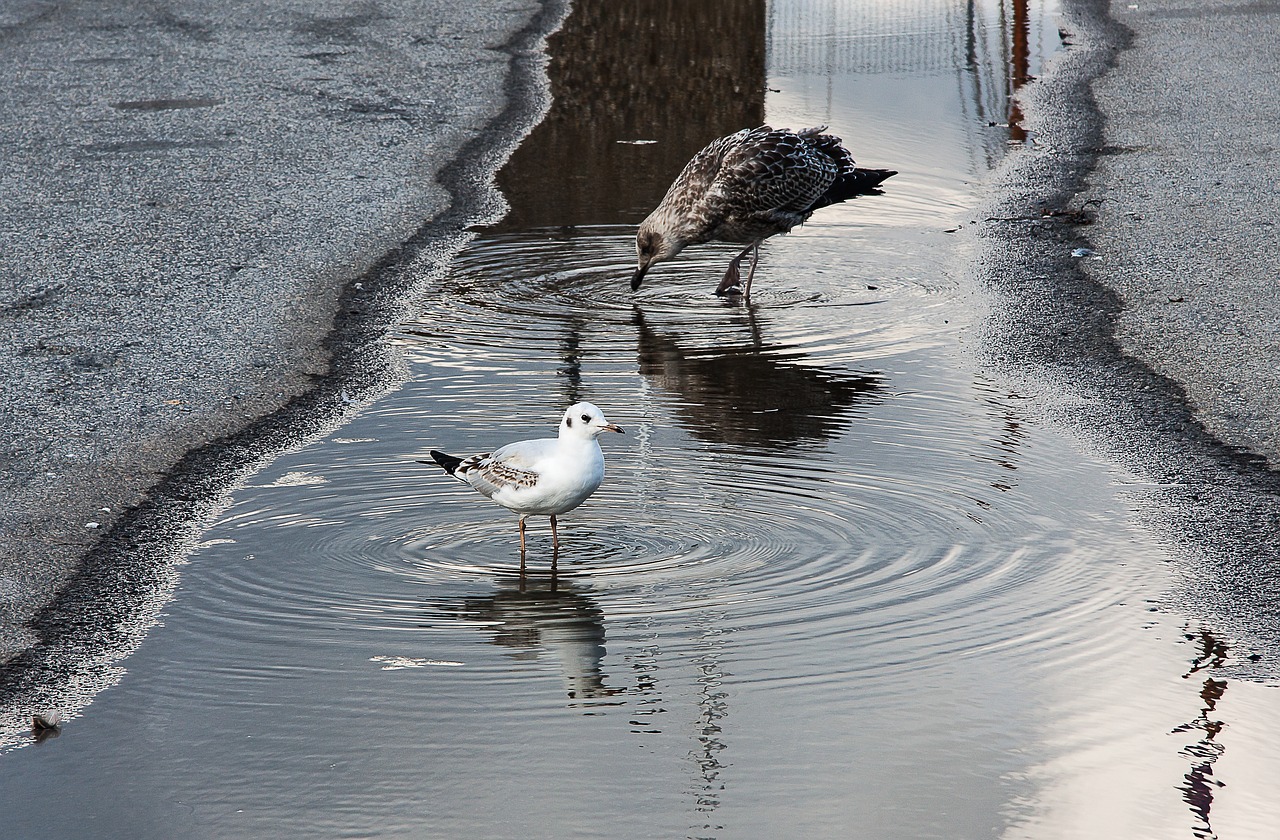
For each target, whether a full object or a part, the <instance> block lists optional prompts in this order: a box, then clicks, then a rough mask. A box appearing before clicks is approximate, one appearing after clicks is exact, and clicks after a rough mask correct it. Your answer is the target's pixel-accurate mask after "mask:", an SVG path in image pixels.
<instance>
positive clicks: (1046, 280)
mask: <svg viewBox="0 0 1280 840" xmlns="http://www.w3.org/2000/svg"><path fill="white" fill-rule="evenodd" d="M1065 5H1066V15H1065V21H1064V28H1065V29H1066V31H1067V38H1068V40H1069V41H1070V42H1071V43H1072V44H1073V49H1070V50H1067V51H1065V52H1064V53H1063V54H1062V56H1061V58H1060V59H1059V60H1058V62H1057V64H1056V65H1055V67H1054V68H1053V69H1052V71H1051V72H1050V73H1048V74H1047V75H1046V76H1045V78H1044V79H1042V80H1041V83H1040V84H1037V85H1032V86H1030V87H1029V88H1027V89H1026V90H1025V100H1026V105H1027V110H1028V118H1029V121H1030V125H1032V126H1033V128H1034V135H1035V143H1034V145H1032V146H1031V147H1030V148H1028V149H1027V150H1026V151H1025V152H1023V153H1020V154H1018V155H1014V156H1012V157H1011V159H1010V161H1009V163H1008V164H1007V165H1006V166H1005V167H1004V168H1003V169H1002V170H1001V172H1000V173H999V174H998V175H997V176H996V177H995V178H994V179H993V182H992V185H991V190H992V193H991V200H990V202H989V206H988V207H987V208H986V211H985V214H984V217H985V221H984V220H983V219H978V220H977V221H978V223H979V224H978V226H977V229H978V237H979V240H980V242H981V243H982V245H983V247H982V248H981V249H980V250H981V254H980V256H979V258H978V260H977V261H976V264H975V266H974V274H975V276H976V277H977V279H978V280H979V282H982V283H985V284H986V285H987V286H988V287H989V288H991V289H992V290H993V291H994V292H995V293H996V294H997V295H998V301H999V302H998V305H997V307H996V309H997V314H996V315H995V317H993V319H992V323H991V327H990V329H991V333H992V335H991V341H990V347H991V350H990V356H991V361H992V363H993V365H994V366H997V367H1000V368H1002V369H1004V370H1005V371H1006V372H1007V373H1009V374H1010V375H1011V376H1013V377H1023V378H1025V380H1026V383H1025V384H1026V389H1027V391H1028V393H1033V392H1035V391H1036V389H1037V388H1039V389H1040V393H1041V396H1042V404H1043V406H1044V411H1045V413H1046V414H1049V415H1052V416H1054V417H1055V418H1056V419H1058V420H1060V421H1062V422H1065V423H1068V424H1070V425H1073V426H1076V427H1078V428H1079V429H1081V431H1082V432H1084V433H1085V434H1086V435H1091V436H1092V437H1093V438H1094V439H1095V440H1096V441H1098V444H1099V446H1101V447H1102V448H1103V449H1105V450H1107V451H1108V452H1109V453H1110V454H1112V455H1114V456H1116V457H1118V458H1121V459H1122V460H1125V461H1126V462H1127V463H1132V464H1134V465H1135V468H1136V469H1138V470H1139V471H1141V472H1143V473H1144V474H1145V475H1147V476H1148V477H1150V478H1152V479H1153V480H1155V481H1156V482H1163V483H1165V484H1169V485H1177V487H1178V488H1179V489H1178V490H1177V491H1171V492H1176V493H1178V494H1181V495H1179V496H1178V498H1177V499H1173V500H1169V499H1167V498H1163V499H1160V500H1157V505H1156V507H1157V508H1158V509H1160V510H1162V511H1163V510H1167V511H1168V513H1167V515H1164V514H1161V515H1158V516H1156V517H1155V518H1156V519H1159V520H1160V521H1161V522H1162V523H1163V525H1162V527H1165V528H1166V529H1167V532H1168V534H1169V535H1170V541H1171V542H1172V543H1176V544H1180V545H1185V546H1187V547H1188V551H1191V552H1193V553H1194V552H1200V553H1207V554H1209V555H1213V552H1212V551H1211V550H1209V548H1208V547H1211V546H1213V545H1217V546H1221V545H1228V546H1234V547H1235V548H1236V549H1239V548H1240V547H1241V546H1244V547H1246V548H1247V549H1248V551H1249V552H1250V553H1251V556H1254V557H1271V556H1275V555H1280V545H1278V544H1277V543H1278V542H1280V540H1278V539H1277V537H1276V534H1275V527H1276V526H1275V523H1276V521H1277V520H1276V511H1277V510H1280V504H1278V503H1277V502H1276V499H1280V494H1278V493H1277V482H1276V481H1275V478H1274V476H1275V472H1274V470H1272V469H1271V467H1272V466H1273V465H1280V381H1277V380H1278V379H1280V373H1278V372H1277V371H1278V370H1280V364H1277V361H1278V360H1277V356H1278V355H1280V354H1278V353H1277V350H1278V349H1280V347H1278V341H1280V289H1278V285H1280V270H1278V269H1280V248H1277V247H1276V246H1277V244H1280V243H1277V241H1276V240H1277V237H1278V236H1280V232H1278V231H1277V229H1276V225H1275V222H1276V217H1277V214H1276V205H1277V183H1276V175H1275V173H1276V172H1277V171H1280V167H1278V166H1277V165H1276V164H1277V161H1276V156H1277V154H1280V137H1278V135H1277V132H1278V131H1280V128H1277V127H1278V126H1280V113H1277V110H1278V109H1280V106H1278V105H1277V102H1280V100H1277V98H1276V96H1275V95H1274V80H1275V79H1276V78H1277V69H1278V68H1277V63H1280V43H1278V42H1280V4H1276V3H1272V2H1256V1H1255V2H1226V3H1221V4H1216V5H1215V6H1214V7H1213V8H1211V9H1210V8H1206V7H1202V6H1201V5H1200V4H1185V3H1184V4H1179V3H1176V2H1170V1H1169V0H1158V2H1148V0H1139V2H1138V3H1134V4H1129V3H1125V2H1119V3H1114V4H1107V3H1105V2H1100V0H1067V2H1066V4H1065ZM1135 6H1136V8H1134V7H1135ZM562 14H563V8H562V7H561V6H560V4H556V3H551V4H547V5H546V6H544V5H542V4H538V3H535V2H532V0H525V2H514V3H504V4H498V3H491V2H483V3H478V4H477V3H471V4H452V5H449V6H447V7H446V6H443V5H441V4H437V3H431V2H425V0H424V1H423V2H418V3H414V2H407V1H406V2H384V3H380V4H378V5H377V6H358V7H353V6H351V5H349V4H341V3H336V2H335V3H328V4H325V3H314V2H303V1H302V0H292V2H279V3H273V4H271V5H270V7H269V8H267V9H265V10H264V9H263V8H262V7H261V4H251V3H244V2H233V3H227V4H219V6H218V7H217V8H216V9H214V8H211V7H208V6H207V5H205V4H196V3H190V2H170V3H166V4H162V5H157V4H150V3H136V2H125V3H120V4H115V5H114V6H113V7H111V8H103V7H101V6H100V5H99V4H90V3H84V2H81V3H71V4H67V3H56V4H55V3H53V2H37V1H36V0H17V2H15V3H10V4H7V5H6V6H5V8H4V9H3V10H0V45H2V47H3V50H4V55H5V57H6V59H7V60H6V61H5V62H4V63H3V69H0V72H2V73H3V74H4V76H5V78H4V80H3V81H4V89H5V91H6V95H5V96H4V97H3V98H0V148H3V149H4V156H3V162H2V163H0V205H2V207H3V212H0V230H2V231H3V234H2V236H3V246H2V247H0V331H2V332H0V334H2V335H3V341H2V342H0V363H3V365H4V370H5V380H4V381H5V387H4V399H3V400H0V465H2V471H0V501H2V502H3V504H0V659H10V658H13V657H17V658H16V659H14V660H13V661H14V663H15V665H17V666H26V665H34V664H38V660H39V658H40V657H39V654H38V651H39V649H40V647H41V646H40V645H38V644H36V643H37V642H38V641H40V640H42V639H43V640H45V641H46V642H48V641H49V640H50V639H51V638H52V636H54V635H56V634H58V633H60V632H63V631H64V630H65V627H66V625H67V623H68V621H69V620H70V618H71V617H74V616H77V615H81V614H82V613H83V607H84V605H86V604H88V603H91V602H94V601H95V596H94V593H95V592H100V591H102V590H101V586H100V585H99V584H100V583H101V581H102V580H103V579H104V577H110V575H111V574H112V569H114V568H116V567H117V566H118V564H116V563H114V562H113V561H114V559H115V558H119V557H120V556H121V555H122V554H134V555H137V554H139V553H142V554H145V553H148V552H150V553H152V554H154V555H155V557H156V558H158V559H159V560H163V559H164V558H168V560H170V561H172V559H173V558H175V557H180V555H181V553H182V551H183V548H184V546H185V545H187V544H189V543H190V541H191V540H193V539H195V538H196V535H197V534H198V525H199V522H200V521H201V517H202V516H203V515H206V514H207V511H209V510H210V509H212V508H213V507H215V506H216V505H217V503H218V500H219V499H220V498H221V495H222V494H223V493H225V492H226V490H227V489H228V487H230V486H231V484H232V483H233V482H234V480H235V477H236V476H237V475H239V474H242V472H243V471H244V470H248V469H252V467H253V465H254V464H255V463H258V462H259V461H260V459H262V458H264V457H269V456H270V454H271V453H273V452H276V451H280V450H281V449H283V448H286V447H288V446H290V445H293V444H295V443H296V442H297V441H298V440H300V439H302V438H303V437H304V436H305V435H307V434H310V433H314V432H315V431H317V430H318V429H321V428H323V427H324V426H325V425H326V424H332V423H335V422H338V421H339V420H340V419H341V417H342V416H343V415H344V413H345V412H348V411H350V410H353V409H354V408H356V407H358V404H359V403H360V401H361V400H362V399H365V398H367V397H369V396H371V395H374V394H376V393H378V391H379V388H382V387H385V384H386V383H387V382H388V381H391V380H393V379H394V377H395V375H396V363H395V355H394V352H393V351H391V350H390V349H388V348H387V346H386V343H385V337H384V335H383V330H384V327H385V326H386V325H387V324H390V323H394V322H395V319H396V318H397V316H398V313H401V312H403V307H404V306H405V305H406V303H405V301H406V300H407V299H408V298H409V297H410V296H411V292H412V285H411V282H417V281H410V280H408V279H406V278H405V276H404V275H406V274H408V272H404V271H403V269H404V268H405V267H406V266H409V265H413V266H414V267H415V271H414V272H413V274H414V276H415V277H417V278H421V277H428V278H429V277H430V276H431V269H432V267H439V268H440V270H443V266H445V265H446V264H447V262H448V259H449V257H450V255H451V254H452V253H455V252H456V250H457V249H458V248H460V247H461V245H462V244H463V243H464V242H465V240H466V236H467V234H466V228H467V226H468V225H469V224H472V223H474V222H476V221H479V220H481V219H485V218H493V217H494V215H495V214H496V213H497V212H498V211H499V210H500V203H499V200H498V199H497V198H496V197H495V196H494V194H493V193H492V192H491V191H490V190H489V189H488V187H487V177H488V175H489V174H490V173H492V171H493V170H495V169H496V168H497V166H498V164H499V163H500V162H501V160H502V159H503V157H504V156H505V155H506V154H508V153H509V151H510V149H511V148H512V147H513V146H514V144H515V143H516V142H518V140H519V138H520V137H521V136H522V134H523V132H524V131H526V130H527V129H528V128H529V127H530V125H532V123H533V122H534V121H536V119H537V118H538V117H539V115H540V113H541V109H542V107H543V104H544V103H543V101H542V98H543V97H544V96H545V94H544V92H543V88H542V87H541V85H542V82H541V79H540V72H541V64H540V62H541V58H540V55H539V53H538V52H537V50H538V47H539V45H540V39H541V37H542V35H544V34H545V33H546V32H548V31H550V30H551V29H552V28H554V26H555V25H556V23H557V22H558V20H559V19H560V16H561V15H562ZM1082 249H1083V250H1082ZM424 265H425V266H426V267H427V270H426V271H424V270H422V269H423V266H424ZM1035 382H1038V383H1041V384H1040V385H1036V384H1034V383H1035ZM1055 382H1057V383H1064V384H1065V387H1064V388H1063V389H1061V390H1059V389H1057V388H1056V386H1055V385H1053V384H1050V385H1047V386H1046V385H1044V384H1043V383H1055ZM1064 393H1066V394H1068V395H1069V396H1068V398H1063V394H1064ZM1268 458H1269V459H1270V463H1268V461H1267V459H1268ZM1268 529H1270V530H1268ZM1228 553H1231V552H1228ZM1238 553H1239V552H1238V551H1237V552H1235V554H1238ZM1214 556H1217V557H1218V558H1219V560H1218V561H1219V562H1220V563H1225V562H1227V561H1226V560H1224V559H1222V556H1221V552H1219V554H1218V555H1214ZM1233 556H1234V555H1233ZM135 565H136V564H135ZM1219 571H1221V572H1222V573H1221V574H1220V575H1219V577H1220V579H1221V581H1220V582H1221V586H1222V590H1223V591H1224V592H1228V593H1235V594H1230V595H1229V597H1228V598H1227V599H1228V601H1232V602H1233V603H1234V601H1233V599H1236V598H1237V595H1238V593H1239V592H1241V591H1244V592H1245V594H1246V595H1247V594H1248V592H1249V591H1250V589H1251V588H1253V589H1256V590H1257V592H1258V593H1261V594H1260V595H1259V598H1261V599H1262V601H1263V602H1266V596H1265V593H1266V592H1267V591H1274V587H1273V583H1274V581H1272V580H1271V579H1270V576H1268V575H1259V574H1258V573H1257V570H1256V569H1251V570H1249V571H1248V572H1247V573H1246V572H1245V571H1242V570H1238V571H1239V574H1236V573H1235V572H1231V571H1230V570H1227V571H1222V570H1221V569H1220V570H1219ZM1233 575H1235V576H1234V577H1233ZM152 583H153V582H152V581H148V580H134V579H132V578H130V579H128V580H114V581H113V583H112V586H113V587H114V589H113V592H114V593H116V594H119V593H121V592H123V591H125V590H129V589H130V588H131V587H132V588H134V589H137V590H139V591H142V590H145V589H147V588H148V587H149V586H151V585H152ZM60 593H61V594H60ZM68 593H70V594H68ZM113 597H114V595H113ZM1224 597H1227V596H1224ZM98 600H100V599H98ZM1229 607H1230V604H1228V611H1229ZM1205 609H1206V611H1210V610H1219V611H1221V610H1222V609H1224V607H1223V605H1222V604H1221V603H1218V602H1213V603H1211V604H1208V605H1207V606H1206V607H1205ZM1268 610H1269V611H1270V612H1280V611H1278V610H1276V609H1274V607H1267V608H1266V609H1263V610H1258V609H1252V610H1246V609H1244V608H1243V607H1242V608H1241V609H1240V610H1239V612H1240V616H1239V618H1240V622H1241V626H1245V627H1247V628H1251V629H1252V630H1253V631H1256V634H1257V635H1258V636H1259V638H1269V637H1268V636H1267V630H1266V628H1267V626H1268V624H1269V621H1270V619H1269V618H1267V615H1269V614H1270V613H1269V612H1268ZM96 620H98V619H95V621H96ZM1271 626H1274V624H1271ZM33 645H34V647H33ZM20 670H21V671H24V672H25V670H31V671H32V672H33V673H38V672H39V670H40V669H39V668H38V667H36V668H33V669H23V668H17V667H15V668H10V669H9V676H8V677H6V680H7V681H6V682H5V685H4V686H0V688H3V689H4V690H6V691H15V690H17V688H16V686H17V683H18V682H22V681H24V680H26V679H27V678H25V677H24V678H21V679H18V678H16V677H14V676H13V675H14V674H15V673H17V672H18V671H20ZM33 679H34V677H33Z"/></svg>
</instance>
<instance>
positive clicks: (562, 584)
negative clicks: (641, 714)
mask: <svg viewBox="0 0 1280 840" xmlns="http://www.w3.org/2000/svg"><path fill="white" fill-rule="evenodd" d="M512 583H514V585H512ZM512 583H503V584H500V585H499V588H498V590H497V592H495V593H494V594H492V595H489V596H486V597H479V598H467V599H465V600H464V601H462V603H460V604H457V605H454V606H452V607H447V608H446V611H447V612H449V613H451V614H453V615H454V616H456V617H458V618H461V619H464V620H466V621H471V622H478V623H481V624H483V625H485V627H484V628H483V629H485V630H487V631H489V632H491V633H492V634H493V638H491V639H490V641H491V642H492V643H493V644H495V645H498V646H500V647H503V648H509V649H510V650H511V651H512V654H511V655H512V657H513V658H515V659H517V660H520V661H536V660H538V659H540V658H541V656H542V654H544V653H549V654H551V656H552V657H553V658H554V659H555V660H556V662H557V663H558V664H559V666H560V674H561V677H562V678H563V679H564V685H565V690H566V691H567V693H568V695H569V699H570V700H572V701H574V702H573V704H572V705H575V706H602V705H622V703H623V702H624V701H622V700H609V698H611V697H614V696H615V695H618V694H621V693H622V690H621V689H615V688H610V687H609V686H607V685H605V683H604V671H603V669H602V668H601V663H602V662H603V661H604V656H605V634H604V612H603V611H601V609H600V608H599V607H598V606H596V604H595V601H593V600H592V599H591V598H590V597H589V596H588V595H587V594H586V591H585V590H583V589H581V588H579V587H576V586H574V585H573V584H571V583H569V582H567V581H565V580H563V579H562V578H560V577H559V576H558V575H557V574H555V573H554V572H553V573H552V574H551V575H550V576H548V577H537V576H533V575H528V576H525V575H522V576H521V577H519V578H518V579H516V581H514V582H512Z"/></svg>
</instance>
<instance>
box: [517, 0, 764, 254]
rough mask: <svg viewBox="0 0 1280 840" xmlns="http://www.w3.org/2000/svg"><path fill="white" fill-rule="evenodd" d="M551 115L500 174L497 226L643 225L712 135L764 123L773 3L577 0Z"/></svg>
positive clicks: (553, 67)
mask: <svg viewBox="0 0 1280 840" xmlns="http://www.w3.org/2000/svg"><path fill="white" fill-rule="evenodd" d="M548 50H549V52H550V54H551V59H550V63H549V65H548V68H547V76H548V79H549V82H550V87H551V96H552V102H551V110H550V111H549V112H548V114H547V116H546V118H545V119H543V121H542V122H541V123H540V124H539V125H538V126H537V127H536V128H535V129H534V130H533V132H532V133H531V134H530V135H529V136H528V137H527V138H525V140H524V142H522V143H521V144H520V148H518V149H516V151H515V154H513V155H512V156H511V160H510V161H509V162H508V163H507V165H506V166H504V167H503V168H502V170H501V171H500V172H499V173H498V179H497V180H498V186H499V187H500V188H501V189H502V192H503V194H504V195H505V196H506V197H507V200H508V201H509V202H510V204H511V210H510V212H509V213H508V214H507V215H506V217H504V218H503V219H502V221H500V222H499V223H498V224H497V225H496V226H495V227H494V230H495V231H516V230H528V229H530V228H538V227H555V226H560V225H582V224H590V225H601V224H616V223H628V222H631V223H634V222H635V221H637V220H638V219H640V218H642V217H643V216H644V215H645V214H646V213H648V212H649V210H651V209H653V207H654V206H655V205H656V204H657V203H658V201H659V200H660V199H661V198H662V196H663V194H664V193H665V192H666V190H667V186H668V185H669V184H670V183H671V175H672V173H675V172H678V171H680V168H681V167H682V166H684V164H685V162H686V161H688V159H689V158H690V157H691V156H692V155H693V154H694V153H695V152H697V151H698V150H699V149H701V148H702V147H703V146H705V145H706V144H707V141H708V140H710V139H712V138H714V137H719V136H721V135H724V134H729V133H731V132H734V131H737V130H738V129H740V128H742V127H743V126H748V125H759V124H760V123H762V122H763V121H764V94H765V62H766V56H765V2H764V0H732V2H716V3H689V2H683V0H657V1H656V2H655V1H654V0H618V1H617V2H610V3H595V2H589V3H580V4H575V6H574V9H573V13H572V14H571V15H570V16H569V18H568V20H566V21H565V23H564V26H562V27H561V28H560V31H558V32H557V33H555V34H554V35H553V36H552V37H551V38H550V39H549V44H548Z"/></svg>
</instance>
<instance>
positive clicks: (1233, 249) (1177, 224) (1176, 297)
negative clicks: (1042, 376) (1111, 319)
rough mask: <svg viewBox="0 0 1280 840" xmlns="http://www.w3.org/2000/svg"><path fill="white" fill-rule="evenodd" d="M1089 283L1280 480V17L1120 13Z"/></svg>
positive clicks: (1165, 9)
mask: <svg viewBox="0 0 1280 840" xmlns="http://www.w3.org/2000/svg"><path fill="white" fill-rule="evenodd" d="M1112 14H1113V16H1114V17H1115V18H1116V20H1117V21H1118V22H1119V23H1120V24H1121V25H1123V26H1126V27H1128V28H1129V29H1131V30H1132V32H1133V35H1132V39H1131V41H1130V43H1129V47H1128V49H1126V50H1124V51H1123V52H1122V53H1120V55H1119V56H1118V60H1117V62H1116V66H1115V68H1114V69H1113V70H1112V71H1111V72H1109V73H1107V74H1106V75H1104V76H1103V77H1102V78H1101V79H1099V80H1098V83H1097V84H1096V85H1095V86H1094V93H1095V95H1096V97H1097V100H1098V107H1099V110H1100V111H1101V113H1102V116H1103V119H1104V128H1103V144H1104V146H1103V150H1104V152H1105V153H1104V154H1103V155H1102V156H1101V157H1100V158H1099V160H1098V165H1097V169H1096V170H1095V171H1094V172H1093V174H1092V175H1090V176H1089V188H1088V190H1087V191H1086V192H1085V194H1084V196H1083V197H1082V201H1083V202H1084V203H1087V204H1089V205H1091V206H1093V207H1095V208H1096V212H1097V220H1096V222H1095V224H1094V230H1093V231H1092V232H1091V233H1090V239H1091V240H1092V242H1093V249H1094V250H1095V251H1096V252H1097V256H1096V257H1094V258H1090V259H1087V260H1086V261H1085V267H1086V270H1087V271H1088V273H1089V275H1090V276H1092V277H1094V278H1095V279H1097V280H1098V281H1100V282H1102V283H1105V284H1106V285H1107V286H1109V287H1111V288H1112V289H1114V290H1115V291H1116V292H1117V293H1118V294H1119V295H1120V297H1121V300H1122V301H1123V306H1124V311H1123V313H1122V314H1121V316H1120V319H1119V322H1118V324H1117V337H1118V339H1119V341H1120V344H1121V346H1122V347H1123V348H1124V349H1125V351H1126V352H1128V353H1131V354H1133V355H1134V356H1135V357H1137V358H1139V359H1142V360H1143V361H1144V362H1146V363H1147V364H1148V365H1150V366H1151V367H1152V368H1153V369H1154V370H1155V371H1157V372H1158V373H1161V374H1163V375H1165V376H1168V377H1169V378H1171V379H1173V380H1175V381H1177V382H1178V383H1180V384H1181V385H1182V386H1183V388H1184V389H1185V390H1186V395H1187V398H1188V399H1189V400H1190V402H1191V404H1192V406H1194V407H1195V408H1196V409H1197V413H1198V416H1199V418H1200V419H1201V420H1202V421H1203V422H1204V423H1205V425H1206V426H1207V428H1208V429H1209V430H1210V431H1211V432H1212V433H1213V434H1214V435H1215V436H1216V437H1218V438H1219V439H1220V440H1222V441H1224V442H1225V443H1228V444H1230V445H1233V446H1237V447H1240V448H1242V449H1247V450H1250V451H1253V452H1257V453H1259V454H1261V455H1264V456H1266V457H1267V459H1268V460H1269V461H1270V463H1271V465H1272V466H1273V467H1276V468H1280V2H1275V0H1272V1H1271V2H1259V0H1228V1H1227V2H1214V3H1196V2H1187V0H1181V2H1178V0H1138V2H1132V3H1130V2H1116V3H1113V4H1112Z"/></svg>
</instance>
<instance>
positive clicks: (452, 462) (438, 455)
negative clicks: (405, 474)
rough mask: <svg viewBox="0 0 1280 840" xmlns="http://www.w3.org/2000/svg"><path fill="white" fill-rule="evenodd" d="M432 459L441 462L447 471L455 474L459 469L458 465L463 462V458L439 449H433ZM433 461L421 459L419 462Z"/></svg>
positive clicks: (428, 462) (427, 462)
mask: <svg viewBox="0 0 1280 840" xmlns="http://www.w3.org/2000/svg"><path fill="white" fill-rule="evenodd" d="M431 461H435V462H436V463H437V464H439V465H440V466H441V467H442V468H443V469H444V471H445V472H447V473H448V474H449V475H453V474H454V473H455V472H457V470H458V465H459V464H461V463H462V459H461V458H458V457H456V456H454V455H449V454H448V453H445V452H441V451H440V450H438V449H433V450H431ZM431 461H419V462H418V463H419V464H430V463H431Z"/></svg>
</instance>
